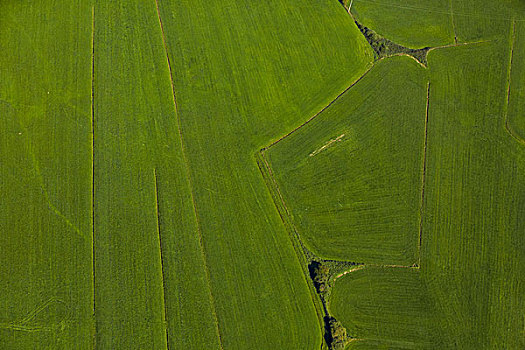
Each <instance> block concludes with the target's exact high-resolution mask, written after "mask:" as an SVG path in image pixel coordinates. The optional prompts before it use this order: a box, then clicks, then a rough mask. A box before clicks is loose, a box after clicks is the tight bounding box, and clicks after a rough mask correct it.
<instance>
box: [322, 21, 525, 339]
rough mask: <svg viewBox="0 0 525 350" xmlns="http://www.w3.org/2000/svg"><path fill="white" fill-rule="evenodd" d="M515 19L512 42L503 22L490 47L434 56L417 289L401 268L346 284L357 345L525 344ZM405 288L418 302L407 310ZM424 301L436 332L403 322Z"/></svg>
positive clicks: (344, 311)
mask: <svg viewBox="0 0 525 350" xmlns="http://www.w3.org/2000/svg"><path fill="white" fill-rule="evenodd" d="M516 23H518V25H517V26H516V34H515V35H514V25H513V23H512V21H506V28H505V29H506V30H504V31H502V32H500V33H499V34H498V35H495V34H487V35H491V39H490V41H487V42H481V43H473V44H469V45H460V46H458V47H450V48H444V49H440V50H435V51H432V52H431V53H430V55H429V70H430V76H429V82H430V92H429V97H430V98H429V115H428V125H427V129H428V140H427V144H428V147H427V161H426V172H425V178H424V184H425V187H424V188H425V192H424V207H423V226H422V237H421V239H422V240H421V242H422V246H421V266H420V269H419V271H416V270H414V272H413V273H414V274H417V275H418V276H419V277H418V278H417V285H413V286H412V284H411V283H412V282H411V280H412V279H413V278H412V277H408V276H405V277H402V276H401V275H399V276H395V278H394V275H393V271H391V272H389V274H392V275H391V276H390V277H389V278H386V277H385V276H382V275H380V276H375V277H371V276H368V275H366V277H365V276H361V275H364V274H366V272H365V271H366V269H364V270H360V271H356V272H353V273H350V274H348V275H346V276H345V277H343V278H342V279H341V280H339V281H337V282H336V283H335V286H334V291H333V299H332V302H331V310H332V312H333V313H334V315H336V317H338V318H339V319H340V320H341V322H343V324H344V325H345V326H346V327H347V328H348V329H349V330H355V337H356V339H357V340H355V341H353V342H351V343H350V345H349V348H352V349H353V348H370V349H376V348H435V346H436V344H439V343H438V340H439V342H441V345H439V348H459V349H489V348H490V349H519V348H523V347H524V345H525V344H524V342H525V340H524V338H523V327H524V326H525V325H524V323H523V322H524V320H523V310H524V309H525V305H524V302H523V297H522V296H523V294H524V289H523V276H524V273H525V271H524V269H523V262H524V254H523V249H521V247H523V244H524V243H523V232H524V230H525V227H524V225H523V220H522V219H520V218H522V217H523V215H524V214H525V202H524V201H523V198H525V197H524V191H525V178H524V176H523V174H524V172H523V169H524V166H525V163H524V161H525V150H524V148H523V147H524V145H523V142H522V140H521V139H520V138H519V137H516V135H513V134H512V132H509V129H508V126H509V125H510V126H513V120H512V118H513V117H518V118H520V113H519V110H520V109H519V108H522V104H523V102H522V101H521V100H516V99H514V98H515V96H516V95H518V96H519V94H521V93H522V92H521V91H522V88H521V87H520V86H518V85H514V84H516V83H515V81H516V80H517V81H520V78H521V73H520V63H517V67H516V62H519V61H515V58H516V56H514V58H512V55H513V54H514V55H516V54H517V55H519V52H520V50H521V48H520V45H521V44H522V43H521V42H520V41H519V40H520V39H519V30H520V28H519V25H521V22H520V21H518V22H516ZM509 29H510V30H509ZM516 48H517V49H516ZM513 50H514V52H513ZM518 57H519V56H518ZM511 62H512V67H511V66H510V65H511ZM513 79H514V80H513ZM356 88H357V86H356ZM509 91H510V98H509V95H508V92H509ZM513 96H514V97H513ZM507 103H510V105H508V106H507ZM507 117H508V118H509V119H508V120H507ZM508 121H510V122H508ZM356 249H359V248H357V247H356ZM394 270H396V272H397V271H399V269H394ZM372 271H373V270H372ZM381 273H383V272H381ZM359 274H361V275H359ZM370 274H372V273H370ZM384 288H389V289H388V292H386V291H385V292H384V294H383V295H382V294H381V293H382V292H381V291H383V290H384ZM398 290H399V292H396V291H398ZM411 291H412V292H411ZM403 293H410V294H411V295H412V296H413V297H414V298H415V299H414V300H415V301H414V304H412V303H411V304H409V305H407V304H406V303H407V302H408V300H410V299H409V298H408V297H407V296H406V295H404V294H403ZM418 298H419V299H418ZM418 300H419V301H421V300H424V301H425V302H424V304H421V303H420V302H419V301H418ZM371 305H374V306H371ZM420 305H424V306H423V307H422V309H421V310H420V311H417V312H416V313H417V314H418V315H419V316H420V317H425V315H428V313H429V312H430V313H431V316H429V317H432V322H431V325H432V330H428V328H427V326H426V325H427V324H428V323H427V322H426V321H425V322H419V323H418V324H414V323H412V321H413V320H414V318H410V317H409V320H410V321H409V322H408V321H407V322H404V321H403V317H405V315H406V312H409V311H410V310H412V307H414V308H415V309H414V310H417V307H419V306H420ZM367 308H368V309H367ZM389 315H396V316H392V317H389ZM394 330H395V331H394ZM436 332H437V333H436ZM418 333H420V334H425V335H432V334H437V335H438V336H437V338H433V339H432V340H430V339H427V340H426V344H425V343H422V344H420V345H414V344H409V343H405V342H406V341H407V340H410V338H409V337H412V336H415V335H417V334H418ZM359 339H362V340H359Z"/></svg>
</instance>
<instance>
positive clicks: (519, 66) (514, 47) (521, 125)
mask: <svg viewBox="0 0 525 350" xmlns="http://www.w3.org/2000/svg"><path fill="white" fill-rule="evenodd" d="M509 37H510V44H509V46H510V55H509V56H510V63H509V80H508V83H509V85H508V86H509V89H508V93H509V95H508V109H507V110H506V111H505V113H506V117H507V121H506V128H507V130H508V131H509V133H510V134H511V135H512V136H513V137H514V138H515V139H516V140H518V141H519V142H521V143H522V144H525V103H523V101H525V89H524V88H523V86H524V84H525V21H513V22H512V27H511V34H510V36H509Z"/></svg>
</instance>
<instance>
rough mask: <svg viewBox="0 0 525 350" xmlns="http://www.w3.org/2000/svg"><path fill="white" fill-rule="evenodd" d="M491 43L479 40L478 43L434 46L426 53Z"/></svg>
mask: <svg viewBox="0 0 525 350" xmlns="http://www.w3.org/2000/svg"><path fill="white" fill-rule="evenodd" d="M491 41H492V40H479V41H470V42H464V43H454V44H449V45H441V46H434V47H431V48H430V49H429V50H428V51H429V52H430V51H432V50H438V49H447V48H449V47H458V46H467V45H478V44H486V43H490V42H491Z"/></svg>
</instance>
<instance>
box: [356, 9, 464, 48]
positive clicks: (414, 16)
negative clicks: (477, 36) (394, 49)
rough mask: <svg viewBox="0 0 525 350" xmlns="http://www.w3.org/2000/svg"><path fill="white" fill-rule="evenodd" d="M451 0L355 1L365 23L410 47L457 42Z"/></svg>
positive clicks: (357, 11)
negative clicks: (455, 40)
mask: <svg viewBox="0 0 525 350" xmlns="http://www.w3.org/2000/svg"><path fill="white" fill-rule="evenodd" d="M450 6H451V5H450V0H425V1H420V0H393V1H392V0H389V1H385V0H354V1H353V3H352V7H351V12H352V14H353V15H354V17H355V18H356V19H357V20H358V21H359V22H360V23H362V24H363V25H365V26H367V27H368V28H371V29H373V30H375V31H376V32H377V33H379V34H381V35H383V36H384V37H386V38H387V39H390V40H392V41H394V42H395V43H397V44H400V45H404V46H406V47H410V48H423V47H426V46H440V45H447V44H452V43H454V30H453V26H452V15H451V7H450Z"/></svg>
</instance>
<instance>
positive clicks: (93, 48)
mask: <svg viewBox="0 0 525 350" xmlns="http://www.w3.org/2000/svg"><path fill="white" fill-rule="evenodd" d="M94 103H95V6H91V265H92V279H93V280H92V282H93V291H92V292H93V320H94V321H93V322H94V328H93V349H96V346H97V343H96V342H97V336H96V335H97V322H96V319H95V299H96V298H95V106H94Z"/></svg>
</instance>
